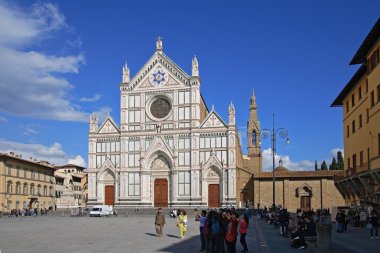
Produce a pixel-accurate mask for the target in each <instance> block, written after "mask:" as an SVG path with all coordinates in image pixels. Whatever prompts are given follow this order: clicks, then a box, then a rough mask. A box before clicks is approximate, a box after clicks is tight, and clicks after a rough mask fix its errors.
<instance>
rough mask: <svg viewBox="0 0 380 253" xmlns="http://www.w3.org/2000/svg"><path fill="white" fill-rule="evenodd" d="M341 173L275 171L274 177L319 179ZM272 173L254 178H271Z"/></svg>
mask: <svg viewBox="0 0 380 253" xmlns="http://www.w3.org/2000/svg"><path fill="white" fill-rule="evenodd" d="M339 173H341V171H340V170H301V171H290V170H288V171H277V170H275V177H277V178H321V177H333V176H335V175H336V174H339ZM272 177H273V173H272V172H261V173H259V174H258V175H257V176H256V177H255V178H258V179H264V178H272Z"/></svg>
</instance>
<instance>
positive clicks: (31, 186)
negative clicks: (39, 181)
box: [30, 184, 34, 195]
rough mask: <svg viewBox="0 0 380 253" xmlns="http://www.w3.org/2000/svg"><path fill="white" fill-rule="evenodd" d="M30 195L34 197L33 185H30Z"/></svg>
mask: <svg viewBox="0 0 380 253" xmlns="http://www.w3.org/2000/svg"><path fill="white" fill-rule="evenodd" d="M30 195H34V184H30Z"/></svg>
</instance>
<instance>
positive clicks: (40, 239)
mask: <svg viewBox="0 0 380 253" xmlns="http://www.w3.org/2000/svg"><path fill="white" fill-rule="evenodd" d="M166 221H167V225H166V226H165V228H164V236H163V237H156V236H155V232H154V225H153V222H154V216H147V215H137V216H128V217H122V216H119V217H117V218H90V217H60V216H43V217H19V218H6V219H2V220H0V250H1V253H12V252H15V253H22V252H28V253H29V252H31V253H34V252H36V253H45V252H46V253H47V252H49V253H51V252H54V253H56V252H57V253H60V252H65V253H66V252H141V253H145V252H147V253H148V252H181V253H187V252H199V250H200V240H199V237H198V223H197V222H195V221H194V218H193V217H191V216H189V226H188V232H187V234H186V236H185V239H183V240H181V239H179V237H178V234H179V231H178V229H177V227H176V225H175V224H176V223H175V219H172V218H170V217H167V219H166ZM252 221H253V224H251V225H250V228H249V233H248V235H247V242H248V248H249V252H258V253H275V252H282V253H287V252H297V251H300V250H297V249H293V248H291V247H290V243H289V240H288V239H286V238H282V237H281V236H280V235H279V230H278V229H275V228H274V227H273V226H272V225H268V224H265V223H264V222H263V221H257V220H256V219H252ZM237 245H238V246H237V252H240V251H241V250H242V247H241V245H240V243H239V242H238V243H237ZM379 248H380V240H379V239H375V240H371V239H369V238H368V231H367V230H365V229H363V230H354V229H352V228H351V229H349V231H348V233H345V234H337V233H335V232H333V252H337V253H339V252H344V253H353V252H360V253H367V252H368V253H371V252H379V251H378V249H379ZM303 252H313V250H311V249H306V250H303Z"/></svg>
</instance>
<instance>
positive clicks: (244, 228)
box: [239, 215, 249, 253]
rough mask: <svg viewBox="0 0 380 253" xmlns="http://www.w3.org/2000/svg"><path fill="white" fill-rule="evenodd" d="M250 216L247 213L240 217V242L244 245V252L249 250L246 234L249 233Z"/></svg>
mask: <svg viewBox="0 0 380 253" xmlns="http://www.w3.org/2000/svg"><path fill="white" fill-rule="evenodd" d="M248 222H249V220H248V217H247V216H246V215H244V216H243V218H242V219H240V222H239V225H240V230H239V232H240V243H241V245H243V247H244V251H243V252H244V253H246V252H248V247H247V242H246V240H245V236H246V235H247V232H248V224H249V223H248Z"/></svg>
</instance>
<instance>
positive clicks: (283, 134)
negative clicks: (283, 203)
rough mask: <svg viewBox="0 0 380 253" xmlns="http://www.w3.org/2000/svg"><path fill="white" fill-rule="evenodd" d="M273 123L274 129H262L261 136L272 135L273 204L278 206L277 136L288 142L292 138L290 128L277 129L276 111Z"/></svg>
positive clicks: (264, 137)
mask: <svg viewBox="0 0 380 253" xmlns="http://www.w3.org/2000/svg"><path fill="white" fill-rule="evenodd" d="M272 123H273V125H272V131H271V130H270V129H263V130H261V134H260V135H261V137H262V138H263V139H266V138H268V137H269V136H271V145H272V160H273V164H272V166H273V169H272V180H273V186H272V187H273V189H272V190H273V204H272V206H273V207H275V206H276V194H275V189H276V186H275V184H276V177H275V173H274V172H275V166H276V159H275V158H276V137H277V135H278V137H280V138H283V139H286V143H287V144H288V143H290V140H289V138H288V130H286V129H285V128H278V129H275V127H274V113H273V122H272Z"/></svg>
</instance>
